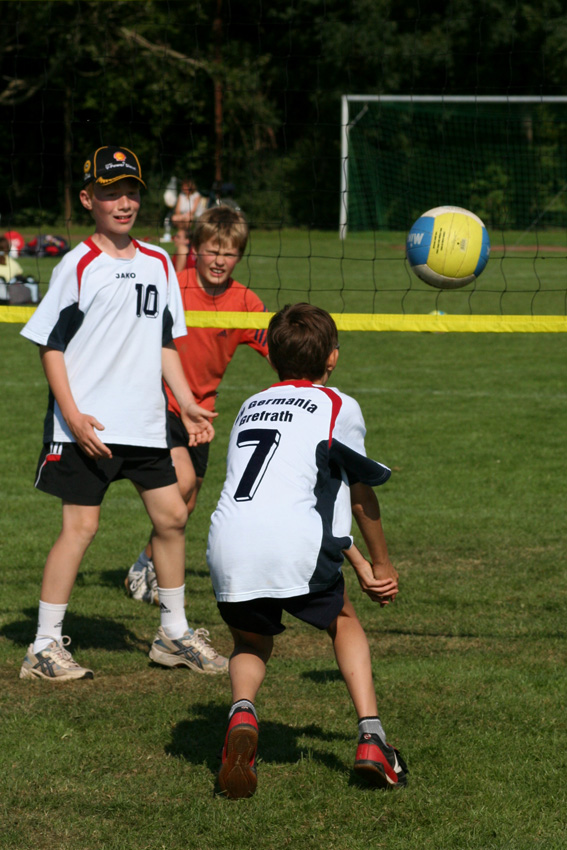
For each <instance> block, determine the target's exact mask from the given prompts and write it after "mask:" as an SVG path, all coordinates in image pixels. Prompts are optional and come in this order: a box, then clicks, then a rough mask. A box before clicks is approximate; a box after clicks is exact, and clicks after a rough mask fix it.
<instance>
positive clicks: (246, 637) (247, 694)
mask: <svg viewBox="0 0 567 850" xmlns="http://www.w3.org/2000/svg"><path fill="white" fill-rule="evenodd" d="M230 631H231V632H232V636H233V638H234V651H233V653H232V655H231V656H230V661H229V668H228V669H229V673H230V684H231V688H232V701H233V703H235V702H237V701H238V700H240V699H246V700H249V701H250V702H252V703H253V702H254V700H255V699H256V694H257V693H258V690H259V688H260V685H261V684H262V682H263V681H264V677H265V675H266V664H267V663H268V660H269V658H270V655H271V654H272V649H273V646H274V639H273V637H271V635H267V636H266V635H257V634H254V633H253V632H243V631H240V629H233V628H232V627H231V628H230Z"/></svg>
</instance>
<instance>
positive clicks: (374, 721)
mask: <svg viewBox="0 0 567 850" xmlns="http://www.w3.org/2000/svg"><path fill="white" fill-rule="evenodd" d="M358 732H359V734H360V735H364V734H370V735H378V737H379V738H380V739H381V740H382V741H384V743H386V733H385V732H384V729H383V728H382V724H381V722H380V718H379V717H361V718H360V720H359V721H358Z"/></svg>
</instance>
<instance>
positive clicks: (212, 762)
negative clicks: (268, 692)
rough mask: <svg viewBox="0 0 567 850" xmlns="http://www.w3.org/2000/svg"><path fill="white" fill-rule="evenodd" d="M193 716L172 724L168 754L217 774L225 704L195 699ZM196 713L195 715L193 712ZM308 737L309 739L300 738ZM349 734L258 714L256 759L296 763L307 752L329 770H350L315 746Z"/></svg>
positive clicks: (224, 720)
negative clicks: (271, 718) (301, 739)
mask: <svg viewBox="0 0 567 850" xmlns="http://www.w3.org/2000/svg"><path fill="white" fill-rule="evenodd" d="M189 710H190V712H191V714H192V715H194V716H193V718H192V719H190V720H182V721H181V722H180V723H178V724H177V725H176V726H174V727H173V730H172V737H171V743H170V744H168V746H167V747H166V748H165V751H166V753H167V754H168V755H171V756H174V757H176V758H181V759H185V761H188V762H191V763H192V764H206V765H207V767H208V768H209V770H210V771H211V773H213V774H214V775H216V774H217V772H218V770H219V767H220V757H221V750H222V745H223V741H224V736H225V733H226V726H227V715H228V709H227V706H224V705H223V706H219V705H218V704H215V703H201V704H199V703H197V704H196V705H191V706H190V709H189ZM195 715H197V716H195ZM300 738H309V739H311V740H310V741H309V742H305V741H302V742H301V743H300V742H299V739H300ZM351 738H352V735H345V734H343V733H336V732H330V731H326V730H324V729H322V728H321V727H320V726H318V725H317V724H315V723H310V724H308V725H307V726H288V725H286V724H285V723H278V722H277V721H272V720H262V718H260V742H259V746H258V760H259V761H263V762H270V763H275V764H295V763H297V762H298V761H300V760H301V759H302V758H304V757H305V755H306V754H307V753H308V757H309V759H311V760H312V761H317V762H319V763H320V764H324V765H325V766H326V767H328V768H329V769H330V770H336V771H340V772H343V771H345V770H349V768H350V766H349V765H345V763H344V762H343V761H341V759H339V758H337V756H336V755H334V753H330V752H328V751H327V750H325V749H323V748H318V747H317V743H316V742H317V741H321V742H329V741H335V740H340V741H345V740H349V739H351Z"/></svg>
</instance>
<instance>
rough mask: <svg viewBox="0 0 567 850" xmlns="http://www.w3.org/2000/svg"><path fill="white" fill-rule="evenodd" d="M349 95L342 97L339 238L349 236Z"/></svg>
mask: <svg viewBox="0 0 567 850" xmlns="http://www.w3.org/2000/svg"><path fill="white" fill-rule="evenodd" d="M348 102H349V99H348V95H345V94H343V95H342V97H341V202H340V211H339V238H340V239H345V238H346V235H347V210H348V110H349V107H348Z"/></svg>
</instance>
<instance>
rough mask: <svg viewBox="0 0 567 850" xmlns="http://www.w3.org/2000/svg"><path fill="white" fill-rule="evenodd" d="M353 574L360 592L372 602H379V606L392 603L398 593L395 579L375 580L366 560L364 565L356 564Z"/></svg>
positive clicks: (372, 570)
mask: <svg viewBox="0 0 567 850" xmlns="http://www.w3.org/2000/svg"><path fill="white" fill-rule="evenodd" d="M392 569H393V568H392ZM355 572H356V577H357V578H358V583H359V584H360V587H361V590H362V591H363V593H366V595H367V596H369V597H370V599H372V601H373V602H379V603H380V605H381V606H382V607H384V605H389V603H390V602H393V601H394V599H395V598H396V596H397V593H398V580H397V578H393V577H385V578H377V577H376V576H375V575H374V569H373V567H372V565H371V564H370V563H369V562H368V561H366V560H365V561H364V564H361V563H357V565H356V567H355ZM394 572H395V570H394Z"/></svg>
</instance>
